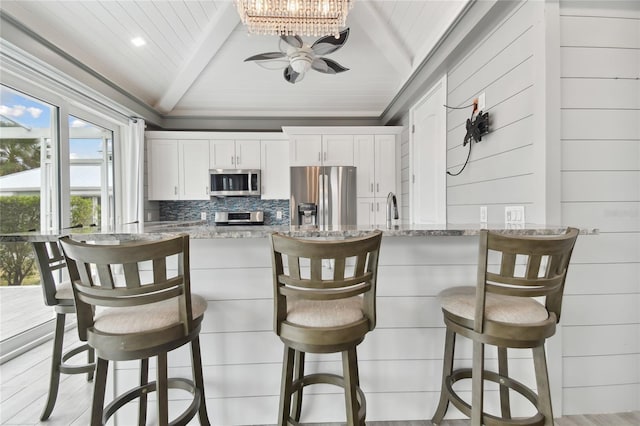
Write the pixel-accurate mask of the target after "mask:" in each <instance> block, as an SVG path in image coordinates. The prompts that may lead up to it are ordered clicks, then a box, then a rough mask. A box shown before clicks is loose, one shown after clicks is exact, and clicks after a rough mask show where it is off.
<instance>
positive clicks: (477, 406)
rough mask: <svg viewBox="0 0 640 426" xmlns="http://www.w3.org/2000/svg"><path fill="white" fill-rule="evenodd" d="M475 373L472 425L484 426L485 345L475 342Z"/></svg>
mask: <svg viewBox="0 0 640 426" xmlns="http://www.w3.org/2000/svg"><path fill="white" fill-rule="evenodd" d="M472 371H473V373H472V376H471V425H472V426H481V425H482V412H483V402H484V401H483V398H482V395H483V393H484V344H483V343H481V342H477V341H474V342H473V370H472Z"/></svg>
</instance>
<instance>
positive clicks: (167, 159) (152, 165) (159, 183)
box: [147, 139, 179, 200]
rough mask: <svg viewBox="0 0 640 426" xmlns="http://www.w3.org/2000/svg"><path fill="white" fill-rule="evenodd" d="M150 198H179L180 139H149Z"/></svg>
mask: <svg viewBox="0 0 640 426" xmlns="http://www.w3.org/2000/svg"><path fill="white" fill-rule="evenodd" d="M147 158H148V176H149V199H150V200H177V199H178V176H179V172H178V141H177V140H168V139H147Z"/></svg>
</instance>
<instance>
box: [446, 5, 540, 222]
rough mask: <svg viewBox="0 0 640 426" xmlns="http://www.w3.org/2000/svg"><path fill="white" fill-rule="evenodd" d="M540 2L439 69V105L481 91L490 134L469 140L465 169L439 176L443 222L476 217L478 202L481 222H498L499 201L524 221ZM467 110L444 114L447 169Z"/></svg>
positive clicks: (531, 189) (459, 157)
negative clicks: (442, 81) (442, 72)
mask: <svg viewBox="0 0 640 426" xmlns="http://www.w3.org/2000/svg"><path fill="white" fill-rule="evenodd" d="M541 7H542V5H541V4H540V3H536V2H532V1H529V2H522V3H520V4H519V5H518V6H517V7H516V8H515V9H514V10H513V11H512V12H511V14H510V15H508V16H507V17H506V19H504V20H503V21H501V22H499V23H497V25H495V27H494V29H493V31H491V32H490V33H489V34H488V35H487V36H486V37H484V38H483V39H481V40H478V43H477V45H476V46H474V47H473V49H471V51H470V52H469V53H468V54H467V55H466V56H464V57H463V58H462V59H461V60H459V61H458V62H457V63H455V65H453V67H451V68H450V69H449V71H448V73H447V90H448V93H447V103H448V105H450V106H454V107H460V106H465V105H469V104H472V103H473V99H474V98H476V97H477V96H478V95H479V94H480V93H483V92H484V93H485V96H486V108H485V111H488V112H489V114H490V122H491V126H490V127H491V133H490V134H488V135H486V136H484V137H483V138H482V141H481V142H479V143H474V144H473V145H472V152H471V158H470V160H469V164H468V165H467V168H466V169H465V170H464V172H462V174H460V175H459V176H449V177H448V178H447V220H448V221H449V222H452V223H471V222H478V220H479V211H480V206H481V205H486V206H487V208H488V219H489V222H495V221H497V222H501V221H502V220H503V218H504V213H503V212H504V206H505V205H514V204H517V205H523V206H525V213H526V216H527V220H528V221H532V222H539V220H538V221H536V220H531V219H532V217H531V216H532V213H531V207H532V205H533V203H534V199H535V193H536V191H537V190H538V189H537V188H536V181H537V180H538V179H539V177H538V176H536V174H535V164H534V158H535V157H534V155H533V149H534V144H535V143H540V141H539V140H535V139H534V132H533V128H532V126H533V123H534V119H533V116H534V93H535V91H536V90H544V88H542V89H541V88H539V87H536V85H535V84H534V80H535V77H534V62H535V61H536V60H538V58H536V57H534V43H535V40H534V37H535V31H534V20H535V17H536V15H539V14H540V9H541ZM470 112H471V108H465V109H451V110H449V111H448V114H447V170H449V171H451V172H452V173H455V172H457V171H458V170H460V168H461V167H462V165H463V164H464V162H465V159H466V157H467V153H468V149H469V146H466V147H463V146H462V141H463V139H464V136H465V134H466V126H465V123H466V120H467V118H469V116H470Z"/></svg>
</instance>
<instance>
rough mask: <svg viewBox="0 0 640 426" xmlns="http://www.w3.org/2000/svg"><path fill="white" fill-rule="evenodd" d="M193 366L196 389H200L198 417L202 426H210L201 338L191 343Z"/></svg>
mask: <svg viewBox="0 0 640 426" xmlns="http://www.w3.org/2000/svg"><path fill="white" fill-rule="evenodd" d="M191 365H192V369H193V381H194V382H195V385H196V389H200V395H201V399H200V409H199V410H198V417H199V418H200V425H201V426H209V424H210V422H209V415H208V413H207V400H206V398H205V396H204V375H203V374H202V354H201V352H200V338H199V337H196V338H195V339H193V340H192V341H191Z"/></svg>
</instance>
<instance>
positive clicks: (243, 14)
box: [236, 0, 354, 37]
mask: <svg viewBox="0 0 640 426" xmlns="http://www.w3.org/2000/svg"><path fill="white" fill-rule="evenodd" d="M353 1H354V0H236V5H237V7H238V14H239V15H240V19H241V20H242V23H243V24H245V25H246V26H247V28H248V30H249V33H252V34H267V35H299V36H303V35H304V36H326V35H334V36H336V37H338V36H339V33H340V28H342V27H344V26H345V24H346V20H347V14H348V13H349V10H350V9H351V8H352V7H353Z"/></svg>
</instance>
